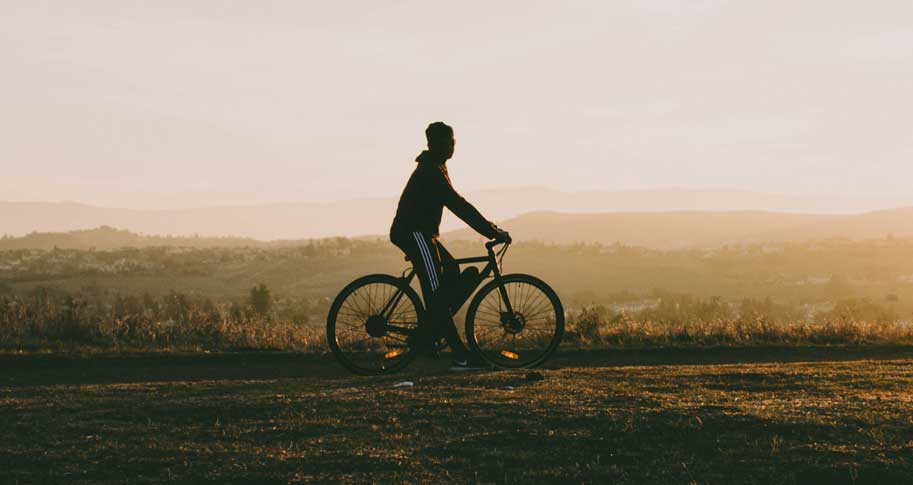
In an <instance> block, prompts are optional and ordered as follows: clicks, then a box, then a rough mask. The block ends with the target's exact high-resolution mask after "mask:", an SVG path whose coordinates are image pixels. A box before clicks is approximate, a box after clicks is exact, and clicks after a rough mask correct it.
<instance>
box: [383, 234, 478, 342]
mask: <svg viewBox="0 0 913 485" xmlns="http://www.w3.org/2000/svg"><path fill="white" fill-rule="evenodd" d="M392 241H393V244H395V245H396V246H397V247H399V248H400V249H401V250H402V251H403V252H404V253H406V256H408V257H409V260H410V261H412V267H413V269H414V270H415V275H416V276H418V281H419V285H420V286H421V288H422V297H423V298H424V300H425V309H426V310H427V311H428V316H429V318H428V320H430V321H429V322H426V323H430V325H427V326H421V327H420V328H419V338H420V339H423V340H424V339H426V338H427V339H431V338H432V336H433V335H434V333H435V332H434V330H435V329H440V331H441V332H442V333H443V334H444V337H445V338H446V339H447V343H448V344H449V345H450V346H451V349H453V351H454V352H455V353H457V354H459V355H460V356H462V353H463V352H464V351H465V348H466V347H465V346H464V345H463V342H462V341H461V340H459V335H457V339H456V340H455V341H451V340H452V338H453V335H452V334H448V331H447V330H446V329H447V328H454V330H455V327H454V324H453V318H452V317H451V316H450V308H449V306H448V304H447V302H446V298H442V296H444V295H445V291H443V289H442V288H441V280H442V274H441V260H440V254H439V253H438V251H437V248H436V246H435V245H434V243H433V242H432V240H431V238H429V237H427V236H425V235H424V234H422V233H420V232H412V233H408V234H404V235H400V236H398V237H396V238H394V239H392ZM454 345H456V346H454Z"/></svg>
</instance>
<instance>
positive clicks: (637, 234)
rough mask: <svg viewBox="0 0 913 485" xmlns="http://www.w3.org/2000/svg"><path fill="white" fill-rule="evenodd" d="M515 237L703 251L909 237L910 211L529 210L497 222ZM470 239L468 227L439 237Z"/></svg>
mask: <svg viewBox="0 0 913 485" xmlns="http://www.w3.org/2000/svg"><path fill="white" fill-rule="evenodd" d="M502 225H503V227H505V228H507V229H509V230H510V232H511V235H512V236H514V238H515V239H518V240H522V241H528V240H537V241H543V242H551V243H563V244H566V243H576V242H600V243H603V244H612V243H616V242H618V243H622V244H625V245H629V246H640V247H647V248H653V249H679V248H691V247H694V248H709V247H719V246H722V245H726V244H751V243H759V242H768V241H770V242H775V241H777V242H783V241H810V240H821V239H830V238H846V239H853V240H863V239H878V238H884V237H887V236H894V237H898V238H913V208H903V209H891V210H882V211H873V212H867V213H864V214H855V215H832V214H788V213H775V212H759V211H734V212H695V211H682V212H626V213H596V214H566V213H559V212H535V213H530V214H524V215H521V216H519V217H516V218H513V219H509V220H507V221H503V223H502ZM444 236H445V238H447V239H476V238H478V237H479V236H478V235H477V234H475V233H474V232H473V231H472V230H469V229H460V230H458V231H452V232H449V233H447V234H445V235H444Z"/></svg>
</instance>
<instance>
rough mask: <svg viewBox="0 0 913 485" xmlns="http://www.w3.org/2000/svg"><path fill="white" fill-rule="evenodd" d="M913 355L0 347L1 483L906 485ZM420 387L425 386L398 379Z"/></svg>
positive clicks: (912, 433)
mask: <svg viewBox="0 0 913 485" xmlns="http://www.w3.org/2000/svg"><path fill="white" fill-rule="evenodd" d="M911 365H913V348H909V347H890V348H889V347H881V348H867V349H866V348H848V349H840V348H805V349H796V348H794V349H770V348H766V349H745V350H739V349H717V350H676V351H663V350H649V351H629V350H625V351H575V352H563V353H561V354H559V355H557V356H556V357H555V358H554V359H553V360H552V361H551V362H550V363H549V364H548V365H547V366H546V367H545V368H543V369H538V370H537V372H539V373H541V375H542V376H543V377H544V380H541V381H535V380H528V379H527V378H526V377H527V374H526V372H525V371H523V372H520V371H517V372H508V371H499V372H494V371H493V372H477V373H464V374H451V373H448V372H446V370H445V369H444V363H443V362H442V361H433V360H427V361H419V362H416V363H415V364H413V366H412V370H409V371H406V372H404V373H401V374H398V375H395V376H391V377H384V378H374V379H370V378H361V377H352V376H349V375H346V374H345V373H344V372H343V371H342V370H341V369H340V368H339V367H338V366H336V365H335V363H334V362H332V360H330V358H329V357H327V356H320V355H300V354H291V353H266V352H264V353H239V354H197V355H173V354H158V355H149V354H145V355H130V356H124V355H120V356H104V355H95V356H62V355H28V356H26V355H23V356H17V355H7V356H0V368H2V369H3V372H2V374H0V423H2V426H0V482H4V483H16V482H21V483H34V482H62V481H69V482H122V481H127V480H129V481H136V482H162V481H171V480H177V481H183V482H190V481H203V480H215V481H220V482H231V481H238V482H241V481H244V482H260V483H263V482H289V481H341V482H364V481H380V482H417V481H425V482H492V483H499V482H512V483H531V482H557V481H566V482H568V483H574V482H593V483H613V482H614V483H645V482H647V483H879V484H881V485H885V484H889V483H910V482H913V418H911V413H913V367H911ZM403 380H409V381H412V382H414V383H415V386H414V387H411V388H410V387H406V388H395V387H394V384H396V383H397V382H400V381H403Z"/></svg>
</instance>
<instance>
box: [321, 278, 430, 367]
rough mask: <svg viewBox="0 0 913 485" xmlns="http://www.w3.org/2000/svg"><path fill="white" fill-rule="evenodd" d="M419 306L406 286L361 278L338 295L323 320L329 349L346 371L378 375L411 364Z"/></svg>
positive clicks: (388, 280) (420, 312) (399, 281)
mask: <svg viewBox="0 0 913 485" xmlns="http://www.w3.org/2000/svg"><path fill="white" fill-rule="evenodd" d="M423 314H424V308H423V307H422V303H421V300H419V298H418V295H417V294H416V293H415V290H413V289H412V288H411V287H410V286H409V285H408V284H407V283H406V281H405V280H403V279H402V278H396V277H393V276H389V275H380V274H378V275H369V276H364V277H362V278H359V279H357V280H355V281H353V282H352V283H349V285H348V286H346V287H345V288H343V289H342V291H340V292H339V295H338V296H337V297H336V300H335V301H333V305H332V306H331V307H330V313H329V315H327V344H328V345H329V347H330V350H331V351H332V352H333V355H335V356H336V359H337V360H338V361H339V363H341V364H342V365H343V366H344V367H345V368H347V369H349V370H350V371H352V372H354V373H355V374H360V375H379V374H386V373H389V372H394V371H397V370H399V369H402V368H403V367H405V366H406V365H407V364H409V362H411V361H412V359H414V358H415V355H416V348H415V345H414V343H415V342H416V339H415V337H414V336H415V333H416V330H417V329H418V324H419V321H420V320H421V318H423Z"/></svg>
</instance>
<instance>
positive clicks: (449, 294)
mask: <svg viewBox="0 0 913 485" xmlns="http://www.w3.org/2000/svg"><path fill="white" fill-rule="evenodd" d="M432 241H433V242H434V248H435V249H436V250H437V253H438V259H439V260H440V262H441V273H442V276H443V288H442V289H440V290H439V291H438V292H437V293H436V295H435V297H436V298H438V301H437V302H436V307H437V308H445V309H446V313H447V317H446V319H440V320H438V325H440V327H439V328H440V329H441V332H442V333H443V335H444V338H446V339H447V344H448V345H450V348H451V349H452V350H453V353H454V357H455V358H458V359H462V358H464V357H465V356H466V355H467V354H468V353H469V350H468V349H467V348H466V345H464V344H463V340H462V339H461V338H460V333H459V332H458V331H457V328H456V323H455V322H454V321H453V315H452V314H451V309H450V306H451V303H452V302H453V294H454V292H456V291H457V290H458V289H459V283H460V267H459V265H457V263H456V260H455V259H454V257H453V255H451V254H450V251H447V248H445V247H444V245H443V244H441V242H440V241H439V240H437V239H433V240H432Z"/></svg>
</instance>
